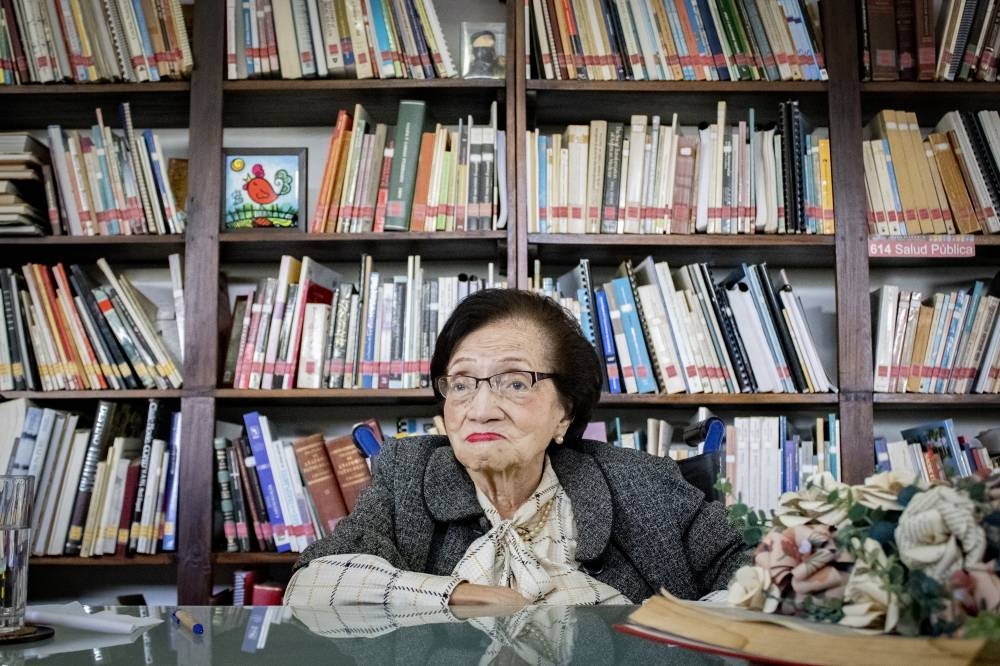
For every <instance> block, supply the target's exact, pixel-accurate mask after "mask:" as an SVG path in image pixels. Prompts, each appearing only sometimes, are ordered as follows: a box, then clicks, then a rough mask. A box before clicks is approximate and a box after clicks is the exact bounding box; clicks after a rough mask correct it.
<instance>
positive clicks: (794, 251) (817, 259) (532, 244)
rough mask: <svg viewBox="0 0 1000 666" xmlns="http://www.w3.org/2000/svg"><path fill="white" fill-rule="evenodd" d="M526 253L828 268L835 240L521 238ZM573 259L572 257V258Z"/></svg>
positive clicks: (546, 257) (545, 258) (549, 258)
mask: <svg viewBox="0 0 1000 666" xmlns="http://www.w3.org/2000/svg"><path fill="white" fill-rule="evenodd" d="M527 239H528V240H527V252H528V255H529V257H530V258H531V259H540V260H541V261H542V268H543V269H544V267H545V264H546V263H548V262H565V261H566V260H571V261H573V262H575V261H576V259H577V258H579V257H589V258H590V259H591V260H592V261H596V262H599V263H610V262H616V261H618V262H620V261H621V260H622V259H624V258H625V257H632V258H633V261H635V260H636V259H637V258H638V259H641V258H642V257H643V256H645V255H647V254H655V255H656V256H657V257H659V258H662V259H666V260H667V261H670V262H671V263H676V262H678V261H680V262H684V263H687V259H688V258H690V257H691V255H692V253H696V254H697V256H698V257H699V260H700V261H708V262H711V263H717V264H722V265H725V264H726V263H727V262H729V261H732V259H733V253H734V252H738V253H739V256H740V258H741V260H744V261H767V262H769V263H771V264H772V265H774V266H781V267H785V266H789V267H791V266H829V267H832V266H833V265H834V259H835V253H834V250H835V248H836V241H835V238H834V237H833V236H817V235H804V234H803V235H798V234H795V235H787V236H784V235H777V234H758V235H749V236H746V235H735V234H733V235H718V234H527ZM574 253H575V254H576V256H575V257H574V256H572V255H573V254H574Z"/></svg>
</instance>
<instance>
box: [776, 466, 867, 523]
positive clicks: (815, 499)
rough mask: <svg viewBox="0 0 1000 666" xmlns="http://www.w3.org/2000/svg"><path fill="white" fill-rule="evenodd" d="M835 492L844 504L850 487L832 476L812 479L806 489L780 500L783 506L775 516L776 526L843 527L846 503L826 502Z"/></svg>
mask: <svg viewBox="0 0 1000 666" xmlns="http://www.w3.org/2000/svg"><path fill="white" fill-rule="evenodd" d="M835 490H836V491H837V495H838V497H839V498H840V499H841V500H843V499H844V498H845V497H846V496H847V493H848V492H850V486H848V485H846V484H844V483H841V482H840V481H837V480H836V479H834V478H833V475H832V474H830V473H829V472H823V473H822V474H816V475H814V476H811V477H810V478H809V480H808V481H806V487H805V488H803V489H802V490H799V491H798V492H793V493H784V494H783V495H782V496H781V498H780V499H779V500H778V502H779V504H780V505H781V506H780V507H779V508H778V510H777V511H775V513H774V524H775V525H776V526H779V527H798V526H799V525H806V524H809V523H819V524H821V525H827V526H829V527H834V528H836V527H839V526H841V525H842V524H844V523H845V522H846V521H847V508H846V502H842V501H838V502H830V501H829V500H828V499H827V498H828V497H829V495H830V493H832V492H833V491H835Z"/></svg>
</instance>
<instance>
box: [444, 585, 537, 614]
mask: <svg viewBox="0 0 1000 666" xmlns="http://www.w3.org/2000/svg"><path fill="white" fill-rule="evenodd" d="M527 603H528V600H527V599H525V598H524V597H523V596H521V594H520V593H519V592H517V590H512V589H510V588H509V587H497V586H495V585H476V584H475V583H467V582H462V583H459V584H458V586H457V587H455V589H454V590H452V591H451V598H449V599H448V605H449V606H513V607H515V608H521V607H522V606H524V605H525V604H527Z"/></svg>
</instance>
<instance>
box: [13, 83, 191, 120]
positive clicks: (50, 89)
mask: <svg viewBox="0 0 1000 666" xmlns="http://www.w3.org/2000/svg"><path fill="white" fill-rule="evenodd" d="M190 91H191V84H190V83H189V82H187V81H162V82H159V83H87V84H71V83H53V84H44V85H38V84H34V85H23V86H0V108H3V110H4V113H2V114H0V130H23V129H44V128H45V127H46V126H48V125H51V124H58V125H63V126H64V127H67V128H82V127H90V126H91V125H93V124H94V109H96V108H98V107H100V108H101V109H102V110H103V113H104V119H105V121H106V122H108V123H110V124H111V125H112V126H114V127H118V126H119V125H120V122H119V120H118V105H119V104H120V103H122V102H129V103H130V105H131V107H132V117H133V118H135V120H136V123H137V125H136V126H137V127H187V126H188V121H189V118H190V114H189V105H190ZM40 108H44V109H45V112H44V113H39V109H40Z"/></svg>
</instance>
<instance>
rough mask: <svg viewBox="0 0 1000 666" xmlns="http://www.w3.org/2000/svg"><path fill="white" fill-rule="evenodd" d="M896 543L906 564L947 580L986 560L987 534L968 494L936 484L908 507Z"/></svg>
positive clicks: (942, 580)
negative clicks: (960, 571)
mask: <svg viewBox="0 0 1000 666" xmlns="http://www.w3.org/2000/svg"><path fill="white" fill-rule="evenodd" d="M896 545H897V547H898V548H899V558H900V559H901V560H902V561H903V564H905V565H906V566H908V567H910V568H911V569H923V570H924V573H926V574H927V575H928V576H930V577H931V578H933V579H934V580H936V581H938V582H942V583H943V582H945V581H946V580H948V577H949V576H950V575H951V574H953V573H954V572H956V571H958V570H959V569H962V568H967V567H969V566H972V565H975V564H978V563H979V562H982V560H983V553H984V552H985V550H986V534H985V532H983V528H982V527H980V526H979V523H978V521H977V520H976V505H975V503H974V502H973V501H972V500H971V499H969V496H968V495H966V494H965V493H962V492H959V491H957V490H955V489H954V488H950V487H948V486H934V487H933V488H931V489H929V490H926V491H924V492H921V493H917V494H916V495H914V497H913V499H912V500H910V503H909V504H908V505H907V506H906V509H905V510H904V511H903V514H902V515H901V516H900V517H899V525H897V526H896Z"/></svg>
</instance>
